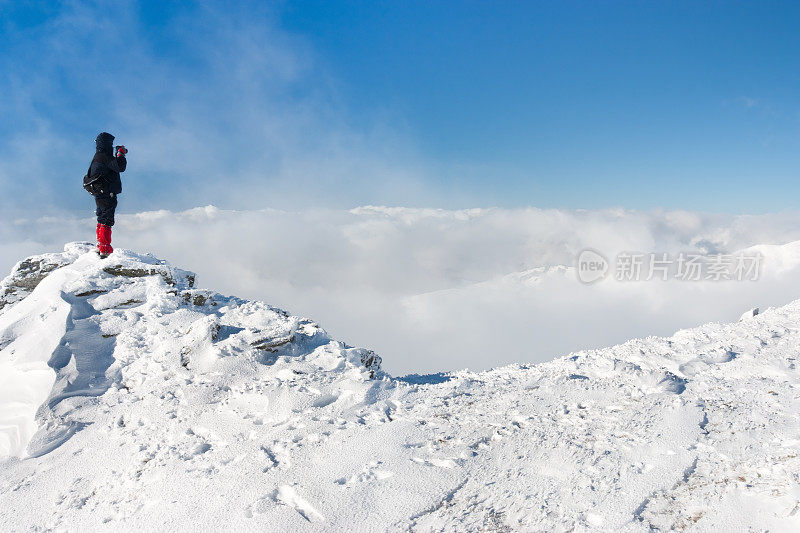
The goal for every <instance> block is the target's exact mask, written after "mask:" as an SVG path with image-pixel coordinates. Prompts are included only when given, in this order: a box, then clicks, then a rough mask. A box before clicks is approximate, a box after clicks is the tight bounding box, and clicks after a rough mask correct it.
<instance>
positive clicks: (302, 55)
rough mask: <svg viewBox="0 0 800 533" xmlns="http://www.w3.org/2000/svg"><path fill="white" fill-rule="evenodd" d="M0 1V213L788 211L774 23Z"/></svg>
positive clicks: (653, 6) (635, 13)
mask: <svg viewBox="0 0 800 533" xmlns="http://www.w3.org/2000/svg"><path fill="white" fill-rule="evenodd" d="M232 5H233V7H231V6H228V5H227V4H225V3H201V4H200V3H175V4H166V5H165V4H163V3H161V2H124V3H112V2H107V3H106V2H96V3H75V2H66V3H59V4H57V5H55V6H53V5H52V3H50V2H42V3H24V4H23V3H20V2H10V1H5V2H4V1H0V188H1V189H2V191H3V194H2V198H0V208H2V209H4V210H6V211H24V212H26V213H28V214H36V215H38V214H47V213H45V212H44V211H47V212H51V211H68V212H77V211H81V210H86V209H87V208H88V207H87V205H86V204H87V203H90V202H87V200H90V199H88V198H87V197H86V196H85V193H84V192H83V191H82V190H81V189H80V187H79V185H78V183H79V182H78V180H79V178H80V176H81V175H82V174H83V172H84V171H85V167H86V166H88V161H89V159H90V157H91V151H92V142H91V141H92V139H93V137H94V136H95V135H96V134H97V132H99V131H101V130H108V131H110V132H111V133H113V134H115V135H117V137H118V140H119V142H122V143H125V144H126V145H127V146H129V148H130V150H131V154H130V156H131V157H130V171H129V173H128V175H126V176H125V188H126V190H125V195H124V197H123V202H122V204H121V210H123V211H127V212H132V211H139V210H151V209H183V208H189V207H193V206H195V205H205V204H210V203H213V204H216V205H220V206H222V207H229V208H238V209H246V208H261V207H270V206H271V207H280V208H286V207H287V206H292V207H297V208H300V207H302V206H304V205H306V206H330V207H352V206H356V205H361V204H384V205H407V206H428V207H447V208H456V207H476V206H490V205H497V206H507V207H517V206H525V205H532V206H536V207H557V208H589V209H591V208H605V207H615V206H621V207H626V208H632V209H651V208H656V207H663V208H667V209H689V210H705V211H720V212H769V211H779V210H784V209H798V208H800V180H798V178H800V162H799V161H798V157H797V154H798V153H800V68H798V67H800V36H799V35H798V32H797V31H796V30H797V25H798V23H799V22H800V6H798V4H796V3H791V2H695V1H692V2H417V1H410V2H367V1H363V2H361V1H358V2H355V1H354V2H322V1H306V2H280V3H274V4H269V5H262V4H261V3H247V2H237V3H233V4H232Z"/></svg>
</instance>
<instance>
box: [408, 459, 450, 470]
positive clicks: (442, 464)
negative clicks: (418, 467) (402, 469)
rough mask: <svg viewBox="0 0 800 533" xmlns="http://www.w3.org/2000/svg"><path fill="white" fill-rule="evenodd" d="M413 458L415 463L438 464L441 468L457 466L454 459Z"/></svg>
mask: <svg viewBox="0 0 800 533" xmlns="http://www.w3.org/2000/svg"><path fill="white" fill-rule="evenodd" d="M411 460H412V461H414V462H415V463H420V464H425V465H428V466H437V467H439V468H454V467H455V466H456V463H455V461H453V460H452V459H437V458H436V457H431V458H430V459H422V458H420V457H412V458H411Z"/></svg>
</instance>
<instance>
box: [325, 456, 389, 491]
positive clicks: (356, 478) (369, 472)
mask: <svg viewBox="0 0 800 533" xmlns="http://www.w3.org/2000/svg"><path fill="white" fill-rule="evenodd" d="M381 464H382V463H381V461H370V462H369V463H368V464H367V466H365V467H364V469H363V470H362V471H361V472H360V473H358V474H353V475H352V476H350V477H349V478H344V477H343V478H340V479H337V480H336V484H337V485H344V486H346V487H349V486H350V485H353V484H355V483H370V482H373V481H381V480H384V479H389V478H390V477H392V476H393V475H394V472H390V471H389V470H384V469H381V468H378V466H379V465H381Z"/></svg>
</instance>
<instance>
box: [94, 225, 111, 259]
mask: <svg viewBox="0 0 800 533" xmlns="http://www.w3.org/2000/svg"><path fill="white" fill-rule="evenodd" d="M97 253H99V254H100V257H101V258H103V259H105V258H106V257H108V256H109V255H111V254H112V253H114V249H113V248H112V247H111V227H110V226H106V225H105V224H97Z"/></svg>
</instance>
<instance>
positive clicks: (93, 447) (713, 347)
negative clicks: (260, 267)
mask: <svg viewBox="0 0 800 533" xmlns="http://www.w3.org/2000/svg"><path fill="white" fill-rule="evenodd" d="M90 248H91V246H90V245H88V244H82V243H72V244H69V245H67V246H66V248H65V251H64V252H63V253H61V254H47V255H46V256H36V257H33V258H29V259H28V260H26V261H28V263H26V262H25V261H23V262H21V263H20V264H18V265H17V267H16V268H15V270H14V271H13V272H12V274H11V276H9V278H6V280H4V281H3V282H2V285H0V287H2V288H7V287H18V288H17V289H16V290H15V291H13V292H12V293H10V294H11V296H9V298H8V299H7V301H6V303H5V304H4V307H3V309H2V311H0V349H1V350H0V530H4V531H8V530H11V531H15V530H31V529H48V530H50V529H52V530H76V531H77V530H80V531H119V530H146V531H153V530H174V531H196V530H198V529H203V530H247V531H255V530H271V531H297V530H311V531H313V530H341V531H345V530H347V531H386V530H389V531H400V530H402V531H405V530H408V529H412V530H415V531H443V530H447V531H476V530H494V531H503V530H548V531H575V530H577V531H609V530H616V531H652V530H679V531H680V530H689V529H691V530H696V531H720V530H746V529H748V528H750V529H757V530H767V529H768V530H771V531H792V530H797V529H798V528H800V457H799V456H798V452H800V421H799V420H798V410H799V409H800V396H799V395H798V377H800V376H799V375H798V369H797V358H798V346H800V333H799V332H798V331H799V330H798V328H799V327H800V301H798V302H794V303H792V304H789V305H787V306H785V307H781V308H778V309H766V310H764V311H762V312H760V313H758V314H756V315H753V313H750V316H749V317H748V318H747V319H746V320H742V321H741V322H739V323H735V324H707V325H704V326H701V327H698V328H694V329H690V330H683V331H680V332H678V333H676V334H675V335H674V336H673V337H670V338H660V337H651V338H647V339H640V340H632V341H629V342H627V343H625V344H621V345H619V346H614V347H611V348H605V349H601V350H589V351H583V352H578V353H574V354H571V355H569V356H566V357H563V358H560V359H557V360H555V361H552V362H549V363H545V364H539V365H535V366H528V365H512V366H508V367H502V368H498V369H494V370H491V371H488V372H481V373H473V372H467V371H463V372H455V373H452V374H436V375H428V376H424V375H422V376H420V375H413V376H408V377H407V378H392V377H391V376H388V375H387V374H385V373H384V372H382V371H381V369H380V358H379V357H377V356H376V355H375V354H374V353H372V352H370V351H369V350H365V349H360V348H352V347H349V346H347V345H346V344H344V343H342V342H338V341H335V340H333V339H331V338H330V337H329V336H328V335H327V333H325V331H324V330H322V329H321V328H320V327H319V326H318V325H317V324H315V323H313V322H312V321H310V320H308V319H304V318H299V317H294V316H291V315H289V314H288V313H286V312H284V311H281V310H279V309H275V308H273V307H270V306H269V305H267V304H265V303H262V302H253V301H247V300H242V299H238V298H234V297H228V296H222V295H220V294H217V293H214V292H212V291H207V290H202V289H198V288H196V287H195V286H194V275H193V274H192V273H191V272H188V271H184V270H180V269H177V268H175V267H172V266H171V265H169V264H167V263H166V262H164V261H161V260H159V259H157V258H155V257H152V256H150V255H146V254H136V253H133V252H129V251H125V250H118V251H117V252H116V253H115V254H113V255H112V256H111V257H109V258H108V259H106V260H100V259H99V258H98V257H97V256H96V255H95V254H94V253H92V252H91V251H90ZM35 264H38V265H39V267H36V266H32V265H35ZM26 265H27V266H26ZM48 265H55V266H53V267H52V268H51V267H50V266H48ZM37 268H38V269H39V270H38V272H41V271H42V270H47V272H46V273H44V274H46V275H43V276H38V278H39V279H36V278H37V275H36V272H37ZM31 276H33V277H31ZM24 279H29V280H34V281H35V283H34V282H33V281H32V282H30V283H27V285H26V284H25V283H21V282H20V280H24ZM23 286H24V287H25V288H24V289H22V288H19V287H23ZM346 305H347V302H342V306H343V308H345V307H346Z"/></svg>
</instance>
